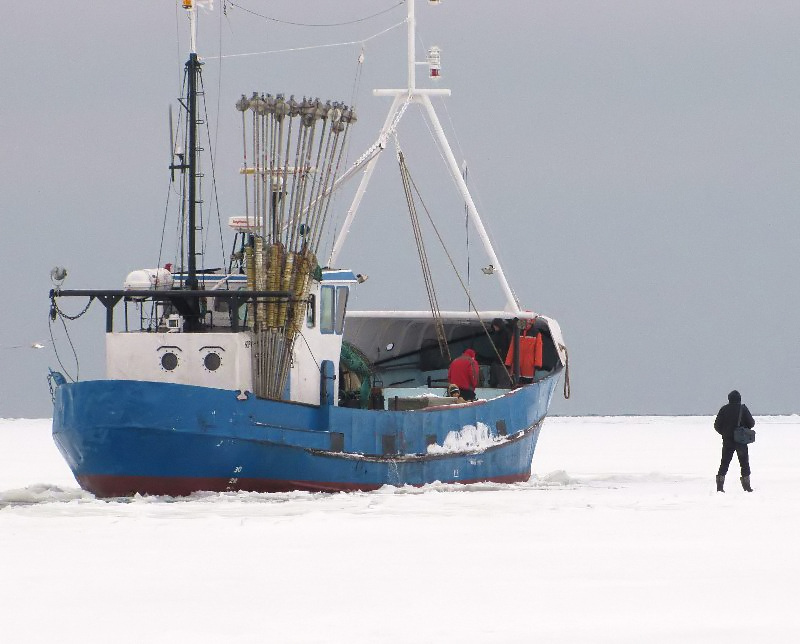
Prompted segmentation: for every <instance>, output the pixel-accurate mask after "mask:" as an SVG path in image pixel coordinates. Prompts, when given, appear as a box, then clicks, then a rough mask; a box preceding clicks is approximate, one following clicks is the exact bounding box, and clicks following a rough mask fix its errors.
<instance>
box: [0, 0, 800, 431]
mask: <svg viewBox="0 0 800 644" xmlns="http://www.w3.org/2000/svg"><path fill="white" fill-rule="evenodd" d="M222 4H223V3H222V2H221V0H218V1H217V2H216V3H215V10H214V12H213V13H211V14H206V15H204V16H203V26H202V29H201V35H200V42H201V46H200V50H201V54H206V55H209V56H213V55H215V54H216V53H217V51H218V48H219V42H220V41H221V42H222V47H223V51H224V52H227V53H244V52H255V51H265V50H273V49H280V48H283V47H291V46H303V45H310V44H317V43H333V42H342V41H349V40H357V39H359V38H365V37H367V36H369V35H371V34H374V33H376V32H378V31H380V30H381V29H383V28H385V27H388V26H390V25H392V24H395V23H397V22H399V21H401V20H402V19H403V18H404V15H405V13H404V12H405V10H404V8H400V7H398V8H397V9H394V10H393V11H391V12H389V13H387V14H385V15H383V16H381V17H380V18H377V19H374V20H369V21H366V22H364V23H361V24H358V25H354V26H348V27H342V28H335V29H334V28H331V29H322V28H317V29H311V28H299V27H287V26H282V25H279V24H277V23H274V22H265V21H262V20H259V19H256V18H253V17H252V16H248V15H246V14H245V13H243V12H242V11H241V10H239V9H237V8H235V7H229V11H228V13H229V16H228V18H227V19H224V20H222V21H220V20H219V17H220V13H219V12H220V9H221V8H222ZM240 4H241V5H243V6H246V7H248V8H252V9H253V10H255V11H258V12H259V13H263V14H267V15H270V16H274V17H277V18H282V19H285V20H290V21H295V22H342V21H346V20H349V19H354V18H358V17H361V16H365V15H369V14H371V13H374V12H375V11H377V10H379V9H382V8H385V7H390V6H392V4H393V2H392V0H384V1H381V2H375V1H374V0H373V1H367V0H359V1H357V0H351V1H349V2H347V3H330V2H321V1H319V0H316V1H311V0H309V1H308V2H296V1H293V2H290V1H289V0H279V1H277V2H262V1H257V0H240ZM175 16H176V10H175V8H174V7H173V3H172V2H168V1H166V0H161V1H156V0H143V1H141V2H134V3H108V2H104V3H96V2H85V1H79V2H70V3H57V2H53V1H51V0H47V1H45V2H40V3H19V2H17V3H12V2H4V3H2V19H1V20H0V56H2V60H3V64H2V65H0V88H2V89H1V90H0V91H1V92H2V101H0V136H1V138H0V141H2V154H0V186H2V190H1V191H0V194H2V197H3V198H2V200H1V201H0V221H1V222H2V228H1V229H0V230H2V234H0V256H1V257H2V259H3V262H4V265H5V267H6V275H7V276H8V277H7V282H6V292H7V294H8V295H7V297H6V299H5V302H6V304H5V306H4V309H3V314H2V317H1V318H0V320H2V322H0V360H2V368H1V369H0V417H12V416H28V417H37V416H49V415H50V413H51V412H50V398H49V392H48V390H47V385H46V379H45V376H46V373H47V367H48V366H52V367H57V362H56V358H55V355H54V353H53V351H52V348H51V342H50V337H49V332H48V325H47V311H48V301H47V292H48V290H49V288H50V286H51V285H50V281H49V271H50V268H51V267H52V266H54V265H56V264H62V265H65V266H66V267H67V268H68V269H69V271H70V275H69V278H68V281H67V283H66V285H67V286H69V287H71V288H88V287H107V288H119V287H121V285H122V281H123V279H124V277H125V275H126V274H127V273H128V272H129V271H130V270H133V269H136V268H143V267H150V266H154V265H155V263H156V261H157V260H158V252H159V249H158V245H159V241H160V237H161V228H162V224H163V215H164V206H165V201H166V196H167V191H168V178H169V177H168V172H167V170H166V165H167V163H168V138H167V106H168V105H169V103H170V102H171V101H173V99H174V98H175V97H176V96H177V95H178V94H179V82H180V73H181V72H180V67H181V65H182V63H183V61H184V60H185V58H186V55H185V51H186V50H185V40H184V41H183V42H182V44H181V45H179V44H178V43H177V42H176V39H177V36H178V34H180V36H181V38H183V35H184V34H185V31H186V29H185V25H184V21H183V19H182V16H180V21H179V26H176V17H175ZM417 17H418V20H419V23H420V26H419V35H420V40H421V42H422V43H424V45H425V47H427V46H430V45H433V44H436V45H439V46H440V47H441V48H442V57H443V80H442V82H441V85H442V86H444V87H449V88H451V89H452V90H453V97H452V98H451V99H448V101H447V103H446V105H447V107H446V110H445V108H444V107H443V106H442V104H441V103H436V107H437V109H438V110H439V114H440V118H441V119H442V121H443V122H444V124H445V126H446V128H447V129H448V134H449V135H451V143H452V144H453V147H454V151H455V153H456V156H457V157H458V158H459V159H461V158H466V159H467V161H468V163H469V168H470V170H469V177H470V186H471V187H472V188H473V190H474V195H475V197H476V201H477V204H478V208H479V210H480V211H481V214H482V216H483V217H484V220H485V222H486V224H487V226H488V228H489V229H490V231H491V234H492V236H493V239H494V241H495V245H496V249H497V251H498V254H499V255H500V258H501V260H502V261H503V263H504V267H505V269H506V272H507V274H508V276H509V278H510V280H511V283H512V286H513V287H514V288H515V290H516V292H517V294H518V295H519V296H520V298H521V300H522V302H523V304H524V305H525V306H526V307H528V308H531V309H533V310H535V311H537V312H540V313H543V314H546V315H549V316H552V317H555V318H556V319H558V320H559V322H560V323H561V326H562V329H563V330H564V334H565V338H566V341H567V345H568V347H569V352H570V361H571V362H570V367H571V377H572V389H573V397H572V399H571V400H570V401H566V402H565V401H563V400H560V399H559V400H557V401H556V402H555V403H554V406H553V412H554V413H558V414H573V415H577V414H649V413H652V414H698V413H700V414H704V413H714V412H716V410H717V408H718V407H719V406H720V405H721V404H722V403H723V402H725V394H726V393H727V392H728V391H729V390H730V389H732V388H734V387H735V388H738V389H739V390H740V391H742V393H743V396H744V400H745V401H746V402H747V403H748V406H749V407H750V409H751V410H752V411H753V412H754V413H760V414H764V413H797V412H800V403H799V402H798V400H797V391H798V389H799V387H798V385H800V366H798V365H800V355H799V354H800V351H799V350H798V349H799V347H800V343H799V342H798V339H797V335H796V334H797V328H798V326H800V325H799V324H798V322H800V320H799V319H798V318H799V317H800V316H798V306H799V304H798V302H800V298H798V295H800V293H798V285H797V284H798V281H797V272H798V271H797V268H798V257H800V252H798V251H800V248H798V247H799V246H800V222H799V221H798V217H797V208H798V204H800V172H798V170H799V169H800V168H799V166H798V141H799V140H800V137H799V136H798V135H800V125H799V123H800V119H798V113H799V110H798V108H799V107H800V74H798V64H799V63H800V39H798V34H800V4H798V3H797V2H789V1H786V2H761V3H756V2H739V1H735V0H734V1H731V0H719V1H715V2H711V1H703V0H693V1H673V2H658V1H643V0H636V1H633V0H632V1H630V2H561V1H556V0H549V1H546V2H536V1H533V2H532V1H528V0H525V1H523V0H514V1H511V0H509V1H501V2H485V1H483V2H480V1H478V0H445V1H444V2H443V3H442V4H441V6H439V7H430V6H429V5H428V4H427V3H419V4H418V9H417ZM404 48H405V32H404V31H403V29H397V30H394V31H392V32H390V33H388V34H386V35H384V36H382V37H380V38H377V39H375V40H373V41H370V43H369V44H368V45H367V47H366V51H365V63H364V67H363V72H362V76H361V80H360V84H359V86H358V94H357V100H356V103H357V108H358V110H359V116H360V120H359V123H358V124H357V131H356V132H357V134H356V135H355V137H356V138H355V139H354V149H353V158H354V157H355V155H356V154H357V150H358V149H359V148H363V147H366V145H368V144H369V143H371V142H372V140H374V138H375V135H376V134H377V131H378V129H379V127H380V125H381V123H382V121H383V118H384V117H385V114H386V110H387V109H388V107H389V103H388V100H387V99H378V98H373V97H372V96H371V89H372V88H374V87H397V86H401V85H402V84H404V80H405V78H404V73H405V68H404V60H405V59H404V56H405V54H404ZM358 52H359V49H358V47H354V46H350V47H341V48H330V49H324V50H313V51H309V52H305V53H294V54H272V55H268V56H260V57H250V58H239V59H231V58H228V59H225V60H224V62H223V64H222V76H221V80H220V73H219V72H220V65H219V63H218V62H217V61H216V60H208V61H207V63H206V66H205V83H206V89H207V96H208V101H209V109H210V112H211V113H210V115H209V117H210V118H209V121H210V123H211V125H212V128H214V135H215V136H217V137H218V143H217V146H216V148H215V150H216V154H217V166H216V175H217V182H218V185H219V187H220V200H221V209H222V214H223V218H224V220H227V217H228V216H229V215H232V214H238V213H239V212H241V210H242V208H243V201H242V197H241V179H240V178H239V177H238V175H237V174H236V170H237V168H238V165H239V164H240V162H241V133H240V130H239V127H238V120H237V119H238V118H239V117H238V113H236V112H235V110H234V108H233V104H234V102H235V101H236V99H237V98H238V96H239V94H241V93H242V92H244V93H248V94H249V93H250V92H252V91H254V90H258V91H264V92H272V93H276V92H285V93H287V94H289V93H296V94H298V95H303V94H304V93H305V94H313V95H315V96H320V97H322V98H332V99H342V100H345V101H346V102H350V98H351V94H352V92H353V91H354V79H355V77H356V69H357V68H356V59H357V56H358ZM423 54H424V48H423V47H422V45H421V44H418V58H422V56H423ZM421 73H422V69H420V74H421ZM420 78H422V76H420ZM420 84H422V83H421V82H420ZM218 88H219V90H220V91H221V98H220V117H219V120H217V117H216V111H217V110H216V105H217V103H216V102H217V95H218V91H217V90H218ZM451 121H452V124H453V125H454V126H455V134H454V135H453V132H452V130H451V128H450V124H451ZM426 137H427V131H426V129H425V125H424V124H423V122H422V120H421V117H420V116H419V115H418V114H417V113H409V114H407V115H406V117H405V121H404V123H403V125H402V126H401V132H400V141H401V145H402V146H403V149H404V151H405V152H406V153H407V156H408V158H409V164H410V166H411V170H412V173H413V174H414V177H415V180H416V181H417V183H418V184H419V185H420V189H421V190H422V191H423V196H424V197H425V200H426V204H428V206H429V207H430V208H431V209H432V211H434V212H436V213H437V216H439V215H440V216H442V217H443V218H444V221H449V222H450V225H452V226H453V227H457V226H458V225H459V222H461V221H463V219H461V218H463V206H461V205H460V204H459V200H458V199H457V196H456V195H455V193H454V191H453V189H452V187H451V184H450V182H449V180H448V179H447V178H446V176H445V175H444V174H443V173H442V171H441V170H440V168H441V160H440V159H439V155H438V152H436V150H435V149H434V148H433V147H432V146H431V145H430V144H428V143H427V142H426V141H423V139H424V138H426ZM393 155H394V153H393V152H392V151H390V152H389V153H387V154H385V155H384V157H383V158H382V160H381V162H380V165H379V168H378V172H377V174H376V181H375V183H374V186H373V187H374V189H373V191H372V192H371V193H370V195H368V197H367V198H366V199H365V201H364V204H363V206H362V211H361V214H360V216H359V218H358V219H357V220H356V224H355V226H354V228H353V232H352V235H351V238H350V239H349V241H348V244H347V245H346V247H345V249H344V252H343V254H342V257H341V259H342V261H341V262H340V263H341V264H349V265H350V266H351V267H353V268H354V269H356V270H358V271H359V272H366V273H368V274H369V275H370V280H369V282H367V283H366V284H365V285H363V287H362V289H361V290H360V291H359V292H358V293H357V295H356V296H355V306H357V307H358V308H372V307H375V306H378V303H379V301H380V298H379V294H380V290H381V289H382V288H383V287H387V288H392V289H394V291H393V297H394V298H395V300H394V301H395V302H396V303H397V305H398V306H401V305H403V306H405V305H408V306H415V307H416V306H423V305H424V301H425V300H424V294H423V292H422V291H421V279H420V278H419V269H418V268H417V267H416V266H417V261H416V259H415V258H414V255H413V253H414V251H413V248H412V246H411V245H410V240H411V236H410V232H408V226H407V223H406V219H407V215H406V214H405V205H404V202H403V200H402V193H401V191H400V182H399V175H398V171H397V167H396V162H395V160H394V156H393ZM440 188H442V189H446V192H447V193H448V197H447V198H445V197H444V196H440V195H439V194H438V193H439V192H444V190H442V191H440V190H439V189H440ZM207 199H208V201H210V198H209V197H207ZM348 203H349V200H348V199H346V198H345V197H344V196H343V197H340V198H339V200H338V201H337V206H338V208H339V210H340V211H341V210H343V209H345V208H346V206H347V204H348ZM378 216H380V217H383V219H381V220H379V219H378ZM448 217H449V219H447V218H448ZM461 225H463V224H461ZM167 232H168V237H169V236H170V235H172V237H169V238H170V239H172V238H174V226H173V224H172V222H170V224H169V225H168V231H167ZM224 236H225V240H226V242H227V241H229V240H228V237H229V236H228V233H227V231H225V232H224ZM218 238H219V232H218V230H217V229H216V228H212V229H211V233H210V239H211V241H212V242H215V244H213V245H212V244H210V246H211V247H213V248H214V249H216V247H217V245H216V241H215V240H218ZM470 241H471V244H473V245H474V243H475V236H474V234H473V235H472V236H471V240H470ZM463 245H464V244H463V234H462V242H461V246H462V247H463ZM362 248H363V251H362ZM171 253H172V246H170V247H169V250H168V251H167V252H166V254H165V257H164V258H162V263H163V261H170V258H171V257H170V254H171ZM409 253H411V254H410V255H409ZM456 254H457V256H458V257H459V258H460V259H459V261H462V266H463V265H464V264H463V253H462V252H461V251H458V250H457V252H456ZM218 256H219V253H218V251H215V253H214V254H213V257H218ZM409 258H410V259H409ZM207 261H208V263H209V264H210V265H218V263H219V262H218V260H216V259H208V260H207ZM480 262H481V259H480V258H477V259H476V260H475V261H474V262H473V264H472V270H471V284H472V286H473V288H474V289H475V291H476V292H477V293H478V294H479V295H485V294H488V292H489V282H488V280H491V279H492V278H490V277H485V276H483V275H482V274H481V273H480V271H479V270H478V268H479V265H480ZM398 284H402V285H403V288H399V289H398V288H397V287H398ZM455 284H456V282H455V280H454V278H453V277H449V276H446V275H445V276H443V277H441V278H439V279H437V286H438V287H439V289H440V291H442V292H443V293H444V294H443V295H441V296H440V299H441V300H443V305H444V306H446V307H447V306H450V307H455V306H458V307H461V306H463V301H464V298H463V295H462V294H460V293H459V292H458V291H457V289H456V286H455ZM418 285H420V288H417V286H418ZM418 291H419V292H418ZM485 304H486V305H487V306H490V305H501V304H502V300H501V299H500V298H495V299H494V300H493V299H492V298H491V297H489V296H488V295H487V296H486V299H485ZM82 305H83V303H82V302H79V301H77V300H76V301H69V302H65V303H64V307H65V308H68V307H69V309H70V311H77V310H79V309H80V308H81V307H82ZM69 329H70V335H71V338H72V340H73V342H74V344H75V348H76V350H77V352H78V356H79V359H80V369H81V372H80V373H81V378H90V377H98V376H100V375H101V374H102V371H103V351H102V347H103V310H102V306H100V305H98V304H94V305H93V306H92V308H91V309H90V312H89V314H87V316H86V317H85V318H83V319H82V320H80V321H78V322H73V323H72V324H71V325H70V326H69ZM55 331H57V335H56V340H57V347H58V349H59V353H60V354H61V356H62V359H64V362H65V364H66V365H67V366H68V367H69V368H70V369H71V370H72V371H73V373H74V367H73V366H72V365H73V364H74V359H73V358H72V355H71V350H70V347H69V344H68V342H67V341H66V339H65V337H64V335H63V329H61V328H60V327H57V328H55V329H54V332H55ZM34 341H41V342H45V343H46V344H47V348H46V349H43V350H38V351H37V350H33V349H29V348H28V345H30V343H32V342H34ZM18 345H21V348H13V347H16V346H18ZM559 398H560V396H559Z"/></svg>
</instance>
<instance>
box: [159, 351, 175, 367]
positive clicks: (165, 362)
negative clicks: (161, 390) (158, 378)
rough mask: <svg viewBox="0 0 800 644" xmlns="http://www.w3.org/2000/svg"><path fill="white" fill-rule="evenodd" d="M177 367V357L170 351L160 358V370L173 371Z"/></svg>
mask: <svg viewBox="0 0 800 644" xmlns="http://www.w3.org/2000/svg"><path fill="white" fill-rule="evenodd" d="M177 366H178V356H176V355H175V354H174V353H172V352H171V351H168V352H167V353H165V354H164V355H162V356H161V368H162V369H164V371H174V370H175V367H177Z"/></svg>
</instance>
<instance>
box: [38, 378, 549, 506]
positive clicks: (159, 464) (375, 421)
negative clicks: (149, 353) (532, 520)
mask: <svg viewBox="0 0 800 644" xmlns="http://www.w3.org/2000/svg"><path fill="white" fill-rule="evenodd" d="M559 375H560V374H559V372H555V373H553V374H551V375H550V376H549V377H548V378H545V379H544V380H542V381H540V382H537V383H535V384H532V385H527V386H525V387H522V388H520V389H518V390H516V391H514V392H511V393H509V394H507V395H505V396H501V397H499V398H495V399H492V400H488V401H480V402H476V403H473V404H467V405H453V406H446V407H433V408H429V409H426V410H417V411H367V410H361V409H350V408H345V407H337V406H333V405H321V406H314V405H304V404H298V403H290V402H282V401H273V400H263V399H258V398H256V397H255V396H252V395H250V396H249V397H248V398H247V399H246V400H240V399H238V398H237V396H236V392H233V391H228V390H222V389H210V388H206V387H196V386H190V385H178V384H166V383H154V382H142V381H127V380H97V381H87V382H78V383H70V384H61V385H59V386H58V387H57V388H56V391H55V409H54V415H53V438H54V440H55V443H56V445H57V446H58V448H59V450H60V451H61V453H62V454H63V456H64V458H65V459H66V461H67V463H68V464H69V466H70V468H71V469H72V471H73V473H74V475H75V478H76V479H77V480H78V482H79V483H80V485H81V487H83V488H84V489H86V490H88V491H90V492H93V493H94V494H95V495H97V496H101V497H114V496H128V495H131V494H136V493H139V494H158V495H171V496H179V495H186V494H190V493H192V492H196V491H202V490H208V491H237V490H244V491H253V492H275V491H288V490H309V491H340V490H371V489H376V488H378V487H380V486H382V485H386V484H390V485H414V486H419V485H424V484H426V483H432V482H434V481H441V482H461V483H468V482H476V481H496V482H518V481H525V480H527V479H528V478H529V477H530V472H531V460H532V457H533V452H534V449H535V447H536V442H537V440H538V437H539V431H540V429H541V424H542V421H543V420H544V417H545V415H546V413H547V408H548V406H549V404H550V400H551V398H552V395H553V391H554V389H555V386H556V383H557V381H558V376H559ZM479 423H482V424H484V425H486V426H487V428H488V432H489V434H490V436H491V437H492V438H493V441H492V442H491V444H482V445H481V446H478V447H477V448H472V449H463V450H462V451H449V452H445V453H442V450H439V453H429V452H428V450H427V448H428V445H429V444H432V443H437V444H438V445H440V446H442V445H444V444H445V438H446V437H447V436H448V434H449V433H451V432H454V431H459V430H461V429H462V428H464V427H466V426H478V424H479Z"/></svg>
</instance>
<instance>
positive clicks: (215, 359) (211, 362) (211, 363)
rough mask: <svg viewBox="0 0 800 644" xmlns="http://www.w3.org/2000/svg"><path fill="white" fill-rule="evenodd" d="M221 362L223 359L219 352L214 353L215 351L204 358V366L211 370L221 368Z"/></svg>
mask: <svg viewBox="0 0 800 644" xmlns="http://www.w3.org/2000/svg"><path fill="white" fill-rule="evenodd" d="M221 364H222V359H221V358H220V357H219V354H218V353H214V352H213V351H211V352H210V353H207V354H206V357H205V358H203V366H204V367H205V368H206V369H208V370H209V371H216V370H217V369H219V366H220V365H221Z"/></svg>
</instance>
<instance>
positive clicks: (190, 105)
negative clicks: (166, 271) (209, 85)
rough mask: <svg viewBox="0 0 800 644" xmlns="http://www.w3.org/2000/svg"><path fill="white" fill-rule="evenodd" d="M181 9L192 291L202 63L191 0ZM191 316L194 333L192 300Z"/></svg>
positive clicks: (191, 283) (192, 284) (196, 314)
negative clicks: (186, 30) (185, 19)
mask: <svg viewBox="0 0 800 644" xmlns="http://www.w3.org/2000/svg"><path fill="white" fill-rule="evenodd" d="M183 7H184V9H186V11H187V12H188V15H189V26H190V36H189V38H190V40H189V60H187V61H186V81H187V84H186V94H187V96H186V111H187V127H188V128H189V131H188V135H189V149H188V150H187V153H188V159H187V163H186V165H185V166H184V167H185V169H186V170H188V172H189V186H188V194H187V199H188V202H189V203H188V206H189V208H188V221H187V224H186V227H187V231H186V232H187V241H188V249H187V251H186V254H187V258H186V259H187V262H186V264H187V276H186V288H187V289H189V290H191V291H196V290H197V287H198V280H197V204H198V202H199V199H198V194H197V177H198V171H197V169H198V163H197V161H198V159H197V153H198V148H197V86H198V81H199V77H200V66H201V65H202V63H201V62H200V61H199V60H198V59H197V46H196V40H197V9H196V8H195V6H194V2H193V0H183ZM191 308H192V310H191V313H190V314H189V315H187V316H186V317H185V325H184V330H186V331H196V330H198V329H199V327H200V306H199V301H198V300H195V301H194V302H193V306H192V307H191Z"/></svg>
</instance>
